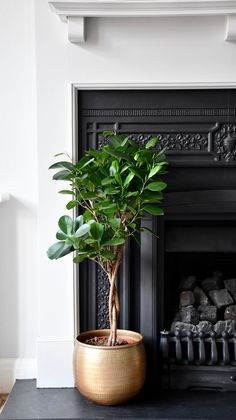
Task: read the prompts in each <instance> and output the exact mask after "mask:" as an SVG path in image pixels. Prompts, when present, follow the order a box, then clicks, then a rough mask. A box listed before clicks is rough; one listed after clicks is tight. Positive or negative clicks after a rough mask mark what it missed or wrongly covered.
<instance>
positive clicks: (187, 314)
mask: <svg viewBox="0 0 236 420" xmlns="http://www.w3.org/2000/svg"><path fill="white" fill-rule="evenodd" d="M179 313H180V316H181V321H182V322H186V323H188V324H194V325H196V324H197V323H198V322H199V313H198V311H197V309H196V308H194V306H192V305H190V306H185V307H183V308H181V309H180V311H179Z"/></svg>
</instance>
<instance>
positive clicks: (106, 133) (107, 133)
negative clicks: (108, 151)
mask: <svg viewBox="0 0 236 420" xmlns="http://www.w3.org/2000/svg"><path fill="white" fill-rule="evenodd" d="M115 134H116V132H115V131H109V130H104V131H103V132H102V136H103V137H105V138H106V137H111V136H114V135H115Z"/></svg>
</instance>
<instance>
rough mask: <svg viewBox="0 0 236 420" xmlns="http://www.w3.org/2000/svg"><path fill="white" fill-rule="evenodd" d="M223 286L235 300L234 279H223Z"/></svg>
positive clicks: (235, 287) (235, 283) (235, 285)
mask: <svg viewBox="0 0 236 420" xmlns="http://www.w3.org/2000/svg"><path fill="white" fill-rule="evenodd" d="M224 284H225V288H226V289H227V290H228V291H229V292H230V294H231V296H232V297H233V299H234V301H235V302H236V279H227V280H224Z"/></svg>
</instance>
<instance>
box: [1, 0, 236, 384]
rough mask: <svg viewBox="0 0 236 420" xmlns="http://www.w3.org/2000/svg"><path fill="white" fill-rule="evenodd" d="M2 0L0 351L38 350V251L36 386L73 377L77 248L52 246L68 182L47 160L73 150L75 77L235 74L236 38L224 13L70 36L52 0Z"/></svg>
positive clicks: (199, 78)
mask: <svg viewBox="0 0 236 420" xmlns="http://www.w3.org/2000/svg"><path fill="white" fill-rule="evenodd" d="M33 3H35V36H36V50H35V51H36V91H35V89H34V71H33V70H34V69H33V65H34V62H33V61H34V57H33V50H34V49H33V46H32V43H33V42H34V37H33V31H32V25H33V18H32V5H33ZM0 4H1V5H0V12H1V13H0V14H1V17H0V19H1V22H0V28H1V32H2V36H1V38H0V42H1V47H2V48H1V51H2V52H1V66H0V71H1V72H3V74H2V75H1V78H0V83H1V97H0V103H1V108H2V109H1V110H2V112H1V114H0V115H1V116H2V115H3V113H4V112H5V111H6V110H7V115H6V116H5V115H4V119H3V129H2V130H1V132H2V139H1V144H2V147H1V152H2V151H3V152H2V153H1V155H0V159H1V165H0V171H1V175H2V176H1V177H0V182H2V180H4V185H1V188H3V189H5V190H9V191H10V192H11V193H12V194H13V196H14V197H15V198H14V199H13V200H12V201H11V202H9V203H6V204H4V205H1V207H0V212H1V218H2V219H3V220H4V222H3V232H4V258H2V261H1V268H0V269H1V272H2V276H1V285H0V287H1V290H0V299H1V300H0V302H1V308H0V311H1V316H0V320H1V321H0V322H1V327H0V328H1V330H0V339H1V344H0V348H1V353H0V355H1V357H4V358H10V357H13V358H16V357H22V358H33V357H34V346H35V335H36V322H35V320H36V295H37V293H36V291H35V289H34V288H35V287H36V286H35V282H36V271H37V269H36V267H37V257H39V281H38V292H39V293H38V295H39V301H38V317H39V325H38V331H37V334H38V343H37V351H38V354H37V359H38V386H72V385H73V379H72V369H71V354H72V350H73V282H72V264H71V256H68V257H66V258H65V259H64V260H61V261H57V262H52V261H48V260H47V258H46V254H45V251H46V249H47V248H48V246H49V245H50V244H51V243H52V242H53V241H54V235H55V231H56V228H57V224H56V220H57V219H58V217H59V216H60V215H61V214H62V212H65V210H64V204H65V198H64V197H63V196H60V195H58V194H57V193H56V192H57V191H58V190H59V189H60V188H61V185H59V184H58V183H56V182H52V181H50V178H51V174H50V173H49V171H48V170H47V167H48V166H49V164H50V163H51V162H52V161H53V158H52V156H53V155H54V154H55V153H57V152H60V151H64V150H67V151H70V150H71V83H86V82H87V83H92V82H93V83H99V82H100V83H105V82H110V83H116V82H120V83H125V82H126V83H129V82H132V83H134V82H136V83H145V82H153V83H157V84H158V83H165V82H167V83H168V82H172V83H191V82H199V83H201V82H211V83H212V82H219V81H220V82H232V83H234V82H235V79H236V76H235V75H236V45H235V44H234V43H227V42H225V41H224V40H223V38H224V28H225V26H224V18H222V17H216V18H176V19H175V18H172V19H168V18H163V19H154V18H149V19H124V20H122V19H119V18H118V19H98V20H96V19H88V22H87V24H86V27H87V42H86V43H85V44H84V45H73V44H70V43H69V42H68V41H67V26H66V24H62V23H61V22H60V21H59V19H58V17H57V16H56V15H55V14H53V13H52V12H51V10H50V8H49V6H48V2H47V0H34V1H33V0H31V1H30V0H28V1H27V0H21V1H18V0H15V1H14V0H2V1H1V3H0ZM2 92H3V94H2ZM35 95H37V115H36V116H37V153H38V155H37V157H38V180H39V204H38V206H37V179H36V169H37V162H36V153H35V129H36V125H35V108H34V98H35ZM12 116H14V120H13V122H12ZM1 128H2V127H1ZM13 162H14V164H13ZM11 163H12V169H11V170H9V167H10V164H11ZM6 167H7V168H6ZM7 170H8V174H7V176H6V171H7ZM29 175H30V179H29ZM37 212H38V215H39V228H38V237H37V234H36V217H37ZM9 216H10V217H9ZM9 232H10V235H9ZM9 236H10V237H9ZM37 239H39V249H38V251H37V252H36V245H37V244H36V242H37ZM2 244H3V241H1V244H0V246H1V248H2V247H3V245H2ZM6 249H7V251H8V252H7V253H6ZM1 255H2V253H1ZM9 284H10V287H9ZM2 342H3V344H2Z"/></svg>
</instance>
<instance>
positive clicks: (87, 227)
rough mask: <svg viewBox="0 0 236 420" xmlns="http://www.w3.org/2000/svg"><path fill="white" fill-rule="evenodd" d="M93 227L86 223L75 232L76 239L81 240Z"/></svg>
mask: <svg viewBox="0 0 236 420" xmlns="http://www.w3.org/2000/svg"><path fill="white" fill-rule="evenodd" d="M91 226H92V225H90V224H88V223H85V224H84V225H82V226H80V227H79V229H77V231H76V232H75V235H74V236H75V238H81V236H84V235H86V234H87V233H88V232H89V231H90V228H91Z"/></svg>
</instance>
